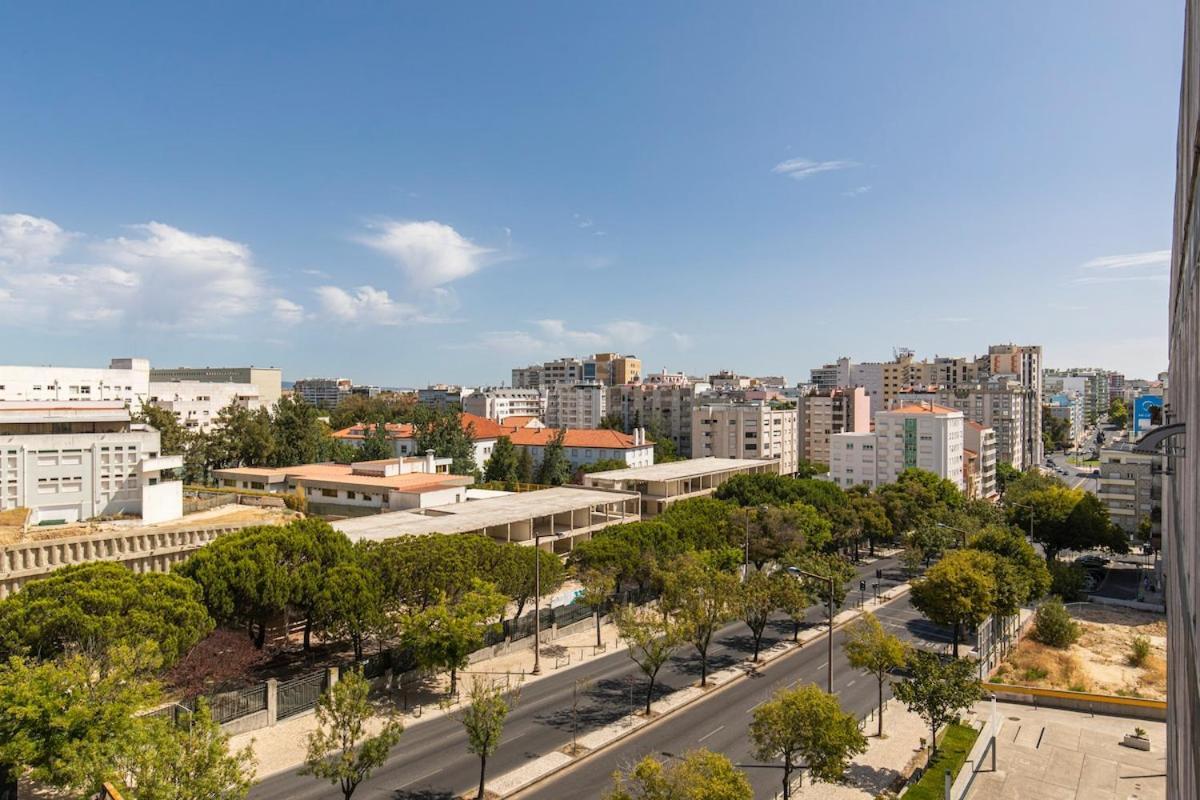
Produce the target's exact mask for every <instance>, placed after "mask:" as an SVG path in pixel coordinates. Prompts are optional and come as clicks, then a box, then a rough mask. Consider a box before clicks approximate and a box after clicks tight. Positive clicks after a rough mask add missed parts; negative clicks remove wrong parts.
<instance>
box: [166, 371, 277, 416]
mask: <svg viewBox="0 0 1200 800" xmlns="http://www.w3.org/2000/svg"><path fill="white" fill-rule="evenodd" d="M175 381H195V382H197V383H249V384H251V385H253V386H254V388H256V389H257V390H258V400H259V402H260V403H262V404H263V405H264V406H266V407H267V408H274V407H275V404H276V403H278V402H279V398H280V397H281V396H282V395H283V370H281V369H279V367H253V366H251V367H166V368H164V367H151V368H150V382H151V383H173V382H175Z"/></svg>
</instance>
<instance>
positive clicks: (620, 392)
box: [606, 378, 708, 458]
mask: <svg viewBox="0 0 1200 800" xmlns="http://www.w3.org/2000/svg"><path fill="white" fill-rule="evenodd" d="M684 380H685V381H686V378H685V379H684ZM707 388H708V384H707V383H699V384H695V383H686V382H685V383H680V382H669V383H666V382H664V383H632V384H624V385H621V386H610V387H608V408H607V410H606V413H607V414H609V415H616V416H618V417H620V418H621V424H622V425H623V426H624V427H625V430H627V431H628V430H633V429H634V428H636V427H639V426H641V427H652V428H653V429H656V430H657V431H659V433H660V434H661V435H664V436H667V437H669V438H670V439H671V441H672V442H674V443H675V451H676V453H677V454H679V455H681V456H684V457H685V458H686V457H690V456H691V455H692V407H693V406H694V405H695V402H696V395H697V394H698V393H700V392H702V391H703V390H705V389H707Z"/></svg>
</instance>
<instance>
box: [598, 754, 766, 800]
mask: <svg viewBox="0 0 1200 800" xmlns="http://www.w3.org/2000/svg"><path fill="white" fill-rule="evenodd" d="M753 798H754V789H753V788H752V787H751V786H750V781H749V780H747V779H746V775H745V773H743V772H742V771H741V770H739V769H738V768H737V767H735V766H734V765H733V762H732V761H730V760H729V758H728V757H726V756H725V755H723V754H721V753H714V752H712V751H710V750H693V751H691V752H690V753H686V754H685V755H684V756H683V757H682V758H680V759H679V760H677V761H671V762H668V763H666V764H664V763H663V762H661V761H659V760H657V759H655V758H652V757H651V756H646V757H645V758H643V759H642V760H641V761H639V762H638V763H637V764H635V765H634V766H633V768H632V769H631V770H629V772H628V774H626V775H622V774H620V773H618V774H617V775H615V776H614V777H613V788H612V791H610V792H609V793H608V794H606V795H605V796H604V800H753Z"/></svg>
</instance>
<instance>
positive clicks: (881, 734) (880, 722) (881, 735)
mask: <svg viewBox="0 0 1200 800" xmlns="http://www.w3.org/2000/svg"><path fill="white" fill-rule="evenodd" d="M877 735H878V736H879V738H880V739H882V738H883V676H882V675H881V676H880V677H879V733H878V734H877Z"/></svg>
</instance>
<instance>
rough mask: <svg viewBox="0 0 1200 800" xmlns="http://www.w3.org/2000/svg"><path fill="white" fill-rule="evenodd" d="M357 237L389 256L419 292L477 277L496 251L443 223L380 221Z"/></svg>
mask: <svg viewBox="0 0 1200 800" xmlns="http://www.w3.org/2000/svg"><path fill="white" fill-rule="evenodd" d="M368 228H369V232H368V233H366V234H363V235H361V236H359V237H357V240H358V241H359V242H361V243H362V244H365V245H367V246H368V247H370V248H371V249H373V250H376V251H378V252H380V253H383V254H384V255H386V256H389V257H390V258H392V259H393V260H394V261H395V262H396V266H397V267H399V268H400V271H401V272H403V273H404V275H405V276H406V277H407V278H408V280H409V282H410V283H411V284H412V287H413V288H415V289H418V290H424V289H432V288H433V287H435V286H441V285H443V284H446V283H451V282H452V281H456V280H459V279H461V278H465V277H467V276H469V275H473V274H475V273H476V272H478V271H479V270H480V269H482V268H483V267H484V266H486V265H487V264H488V263H489V262H490V261H491V260H492V257H493V256H494V255H495V251H494V250H491V249H489V248H487V247H481V246H479V245H477V244H475V243H474V242H472V241H471V240H470V239H468V238H466V237H465V236H463V235H462V234H461V233H459V232H458V231H456V230H455V229H454V228H452V227H450V226H449V225H446V224H444V223H441V222H436V221H434V220H426V221H424V222H416V221H411V220H387V219H385V220H379V221H376V222H374V223H372V224H371V225H369V226H368Z"/></svg>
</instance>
